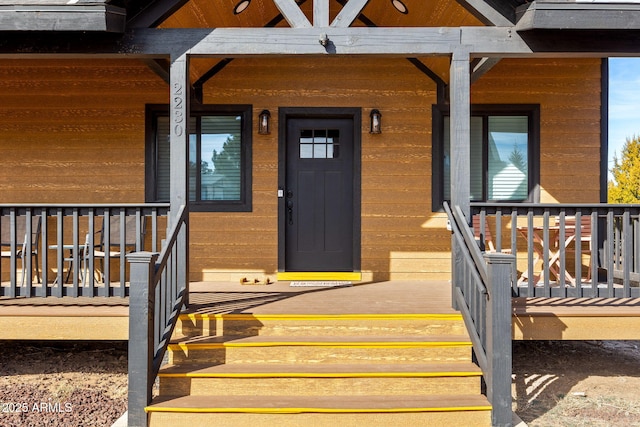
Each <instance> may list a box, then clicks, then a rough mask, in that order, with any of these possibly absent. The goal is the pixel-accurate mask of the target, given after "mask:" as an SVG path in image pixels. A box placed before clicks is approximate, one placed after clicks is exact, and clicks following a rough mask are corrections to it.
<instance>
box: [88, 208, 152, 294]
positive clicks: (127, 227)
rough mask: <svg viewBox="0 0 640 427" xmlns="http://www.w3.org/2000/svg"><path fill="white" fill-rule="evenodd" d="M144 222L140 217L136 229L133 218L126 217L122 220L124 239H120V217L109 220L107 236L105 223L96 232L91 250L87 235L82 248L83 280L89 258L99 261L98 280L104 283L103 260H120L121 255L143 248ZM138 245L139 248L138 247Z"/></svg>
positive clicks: (143, 218)
mask: <svg viewBox="0 0 640 427" xmlns="http://www.w3.org/2000/svg"><path fill="white" fill-rule="evenodd" d="M145 228H146V220H145V217H142V219H141V223H140V226H139V227H138V224H137V219H136V217H135V216H127V217H125V220H124V239H122V231H123V230H122V226H121V220H120V216H112V217H110V218H109V236H108V238H107V236H106V228H105V223H104V222H103V223H102V227H101V229H100V230H98V231H97V232H96V236H95V238H94V247H93V250H91V249H92V248H90V242H89V235H88V234H87V238H86V243H85V247H84V252H83V257H84V271H85V272H84V275H83V276H84V278H85V280H86V278H88V277H89V276H87V274H88V270H89V260H90V259H91V258H93V259H94V260H95V259H99V260H100V267H101V268H100V276H101V277H100V279H101V281H102V282H104V276H105V274H104V273H105V259H106V258H110V259H112V258H115V259H119V258H121V255H123V254H127V253H129V252H135V251H136V250H142V247H143V246H144V236H145V234H146V230H145ZM138 243H139V244H140V246H139V247H138Z"/></svg>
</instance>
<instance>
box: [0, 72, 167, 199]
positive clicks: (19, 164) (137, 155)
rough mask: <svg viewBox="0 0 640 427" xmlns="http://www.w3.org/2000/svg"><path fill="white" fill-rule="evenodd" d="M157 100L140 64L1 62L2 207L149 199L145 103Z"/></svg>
mask: <svg viewBox="0 0 640 427" xmlns="http://www.w3.org/2000/svg"><path fill="white" fill-rule="evenodd" d="M159 102H166V85H165V84H164V82H162V80H160V78H158V77H157V76H155V74H153V73H152V72H151V71H150V70H149V69H148V68H147V67H146V66H145V65H143V64H142V63H141V62H139V61H136V60H107V59H96V60H2V61H0V117H1V118H2V119H1V120H0V159H2V167H1V168H0V183H1V188H0V203H111V202H122V203H124V202H142V201H144V120H145V109H144V105H145V103H159Z"/></svg>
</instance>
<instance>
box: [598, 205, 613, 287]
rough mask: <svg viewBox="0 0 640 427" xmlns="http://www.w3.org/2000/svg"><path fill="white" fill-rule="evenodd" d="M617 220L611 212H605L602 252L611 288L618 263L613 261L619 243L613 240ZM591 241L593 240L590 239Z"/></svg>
mask: <svg viewBox="0 0 640 427" xmlns="http://www.w3.org/2000/svg"><path fill="white" fill-rule="evenodd" d="M618 222H619V221H618V220H617V219H616V218H615V217H614V216H613V212H611V211H609V212H607V216H606V233H607V237H606V241H605V245H604V248H603V249H604V254H605V268H606V269H607V287H608V288H613V279H614V277H613V275H614V272H615V271H616V270H617V269H618V267H619V266H618V264H617V263H616V262H615V260H616V258H617V254H616V252H617V251H618V250H619V248H620V245H619V244H616V242H615V241H614V230H615V228H616V226H617V225H616V224H617V223H618ZM592 242H593V241H592Z"/></svg>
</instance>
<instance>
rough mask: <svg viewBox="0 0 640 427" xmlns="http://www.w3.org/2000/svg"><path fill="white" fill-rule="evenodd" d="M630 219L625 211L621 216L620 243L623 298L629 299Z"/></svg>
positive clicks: (630, 262) (630, 261) (630, 263)
mask: <svg viewBox="0 0 640 427" xmlns="http://www.w3.org/2000/svg"><path fill="white" fill-rule="evenodd" d="M631 236H632V232H631V218H630V214H629V211H628V210H625V211H624V213H623V214H622V243H623V251H624V256H623V258H622V262H623V265H622V271H623V277H624V278H623V280H622V287H623V291H622V292H623V296H624V297H629V296H630V295H631V265H632V260H631V248H632V242H631Z"/></svg>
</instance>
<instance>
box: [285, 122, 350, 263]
mask: <svg viewBox="0 0 640 427" xmlns="http://www.w3.org/2000/svg"><path fill="white" fill-rule="evenodd" d="M353 132H354V124H353V120H352V119H349V118H289V119H288V120H287V135H286V169H285V189H284V216H285V218H284V230H285V269H286V271H319V272H320V271H354V267H355V265H354V134H353Z"/></svg>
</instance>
